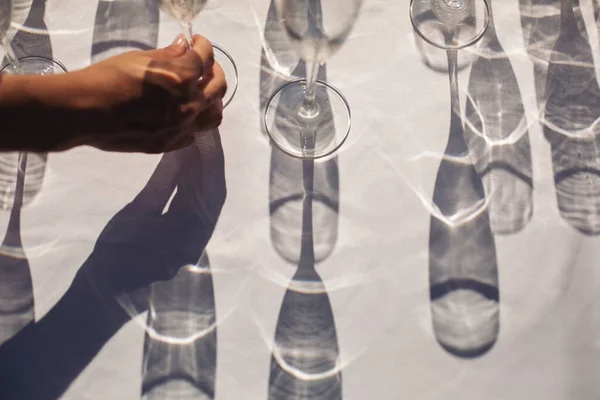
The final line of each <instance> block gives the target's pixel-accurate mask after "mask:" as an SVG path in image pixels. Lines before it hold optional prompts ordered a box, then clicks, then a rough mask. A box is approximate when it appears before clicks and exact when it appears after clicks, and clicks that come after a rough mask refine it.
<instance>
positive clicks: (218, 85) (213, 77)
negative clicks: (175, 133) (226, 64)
mask: <svg viewBox="0 0 600 400" xmlns="http://www.w3.org/2000/svg"><path fill="white" fill-rule="evenodd" d="M226 92H227V82H226V81H225V72H224V71H223V68H221V66H220V65H219V63H215V64H214V65H213V67H212V68H211V72H210V73H209V74H208V78H203V79H202V80H201V81H198V82H197V84H196V93H195V95H194V96H193V99H192V100H191V101H190V102H189V103H187V104H184V105H183V106H182V107H181V112H182V114H183V115H184V120H185V121H192V120H194V118H195V117H196V116H197V115H198V114H199V113H201V112H202V111H204V110H206V109H207V108H209V107H210V106H211V105H213V103H215V102H217V101H218V100H222V99H223V97H224V96H225V93H226Z"/></svg>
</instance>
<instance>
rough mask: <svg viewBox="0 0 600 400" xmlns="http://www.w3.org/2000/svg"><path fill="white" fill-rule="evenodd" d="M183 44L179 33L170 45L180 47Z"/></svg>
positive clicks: (182, 38)
mask: <svg viewBox="0 0 600 400" xmlns="http://www.w3.org/2000/svg"><path fill="white" fill-rule="evenodd" d="M183 43H185V38H184V37H183V34H181V33H180V34H179V35H177V36H176V37H175V40H173V43H172V44H178V45H182V44H183Z"/></svg>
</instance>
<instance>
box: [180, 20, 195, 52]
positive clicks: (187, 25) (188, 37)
mask: <svg viewBox="0 0 600 400" xmlns="http://www.w3.org/2000/svg"><path fill="white" fill-rule="evenodd" d="M181 31H182V32H183V37H184V38H185V45H186V47H187V49H188V50H189V49H191V48H192V36H193V35H194V34H193V33H192V23H191V22H182V23H181Z"/></svg>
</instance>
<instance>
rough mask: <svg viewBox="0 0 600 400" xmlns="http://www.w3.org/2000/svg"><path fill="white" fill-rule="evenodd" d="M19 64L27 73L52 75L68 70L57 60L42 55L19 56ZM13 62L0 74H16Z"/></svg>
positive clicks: (23, 71) (0, 71)
mask: <svg viewBox="0 0 600 400" xmlns="http://www.w3.org/2000/svg"><path fill="white" fill-rule="evenodd" d="M19 64H20V65H21V69H22V73H23V74H25V75H52V74H62V73H65V72H67V68H66V67H65V66H64V65H62V63H60V62H59V61H57V60H52V59H50V58H46V57H40V56H28V57H22V58H19ZM16 73H17V71H16V70H15V68H14V66H13V65H12V64H8V65H5V66H4V67H3V68H2V69H1V70H0V74H16Z"/></svg>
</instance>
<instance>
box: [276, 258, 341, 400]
mask: <svg viewBox="0 0 600 400" xmlns="http://www.w3.org/2000/svg"><path fill="white" fill-rule="evenodd" d="M301 268H302V269H300V268H299V270H298V272H297V273H296V275H295V276H294V278H293V281H295V282H301V281H303V282H306V283H307V284H309V286H312V287H313V288H314V287H319V286H321V287H322V289H321V290H318V291H314V292H311V293H303V292H298V291H293V290H288V291H286V294H285V297H284V299H283V303H282V305H281V309H280V312H279V319H278V322H277V328H276V332H275V344H274V346H273V353H272V358H271V372H270V376H269V399H271V400H279V399H281V400H284V399H286V400H287V399H306V400H309V399H322V400H335V399H341V398H342V376H341V373H342V371H341V370H342V368H341V365H340V360H339V349H338V341H337V332H336V328H335V321H334V318H333V312H332V310H331V305H330V302H329V296H328V295H327V291H326V290H325V288H324V287H323V286H324V285H323V283H322V281H321V279H320V277H319V275H318V274H317V272H316V271H315V270H314V268H310V267H306V268H304V267H301Z"/></svg>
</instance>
